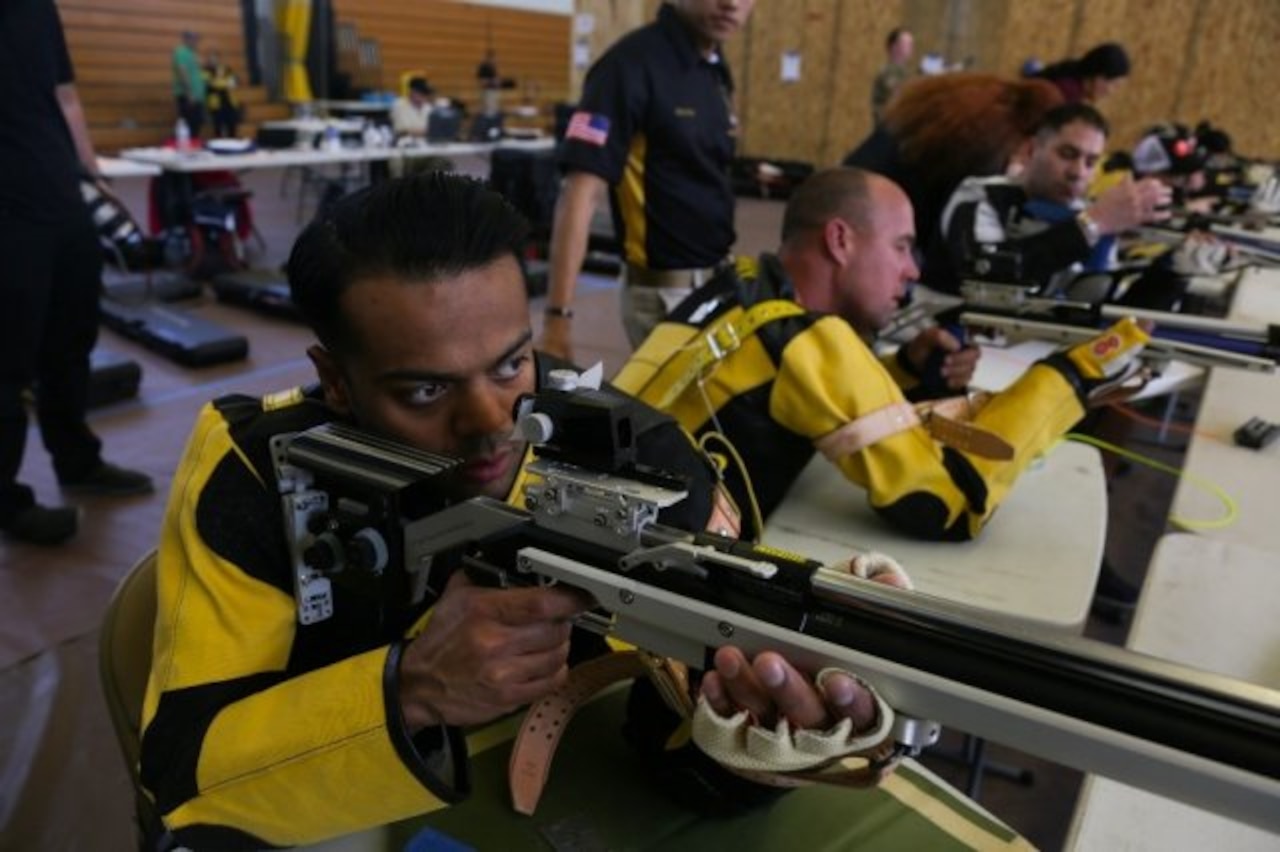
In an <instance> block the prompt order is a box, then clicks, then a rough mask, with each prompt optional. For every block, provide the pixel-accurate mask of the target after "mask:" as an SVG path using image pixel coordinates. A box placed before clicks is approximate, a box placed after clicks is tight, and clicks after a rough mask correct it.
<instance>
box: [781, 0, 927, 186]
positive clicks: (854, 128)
mask: <svg viewBox="0 0 1280 852" xmlns="http://www.w3.org/2000/svg"><path fill="white" fill-rule="evenodd" d="M837 3H838V5H839V7H840V8H839V15H838V18H837V21H836V24H837V25H836V26H835V27H834V28H833V31H832V37H833V39H834V49H833V51H832V58H831V76H832V83H833V84H832V87H831V101H830V104H829V113H828V119H827V122H828V129H827V133H826V140H825V141H824V142H821V143H820V144H818V145H817V146H816V147H815V148H814V149H813V150H812V153H810V154H808V155H807V156H805V157H804V158H803V159H807V160H811V161H812V162H814V163H815V164H817V165H819V166H829V165H835V164H836V163H839V162H840V160H842V159H843V158H844V155H845V154H847V153H849V152H850V151H852V150H853V149H854V148H855V147H857V145H858V143H860V142H861V141H862V140H863V139H864V138H866V136H867V134H868V133H870V132H871V81H872V80H874V79H875V76H876V74H877V73H878V72H879V71H880V68H881V67H882V66H883V65H884V60H885V54H884V39H885V36H886V35H888V34H889V31H890V30H892V29H893V28H894V27H896V26H899V25H900V24H901V22H902V21H903V20H904V19H905V18H904V15H905V8H904V7H905V6H906V4H905V3H903V2H877V0H837Z"/></svg>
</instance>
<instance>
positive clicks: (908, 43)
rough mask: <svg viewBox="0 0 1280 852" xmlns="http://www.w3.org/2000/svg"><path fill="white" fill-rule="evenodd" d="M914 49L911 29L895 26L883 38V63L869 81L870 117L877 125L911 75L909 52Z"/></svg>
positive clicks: (882, 119)
mask: <svg viewBox="0 0 1280 852" xmlns="http://www.w3.org/2000/svg"><path fill="white" fill-rule="evenodd" d="M914 50H915V37H914V36H912V35H911V31H910V30H907V29H904V28H902V27H895V28H894V29H893V30H892V31H890V33H889V35H888V36H887V37H886V38H885V40H884V52H885V64H884V67H883V68H881V69H880V73H879V74H876V79H875V80H874V81H873V82H872V83H871V118H872V121H874V122H875V124H877V125H879V124H880V123H882V122H883V121H884V110H885V107H887V106H888V105H889V101H890V100H891V99H892V98H893V96H894V95H895V94H896V93H897V91H898V89H899V88H900V87H901V86H902V84H903V83H905V82H906V81H907V78H908V77H909V76H911V68H910V67H909V66H908V63H909V62H910V61H911V53H912V51H914Z"/></svg>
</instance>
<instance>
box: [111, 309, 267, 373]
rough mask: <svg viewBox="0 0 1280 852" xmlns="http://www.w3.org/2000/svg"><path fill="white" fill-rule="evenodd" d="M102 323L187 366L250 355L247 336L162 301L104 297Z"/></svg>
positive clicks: (236, 359) (199, 365) (206, 364)
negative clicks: (134, 300) (123, 299)
mask: <svg viewBox="0 0 1280 852" xmlns="http://www.w3.org/2000/svg"><path fill="white" fill-rule="evenodd" d="M102 323H103V325H105V326H106V327H107V328H109V329H111V330H112V331H115V332H118V333H120V334H122V335H124V336H125V337H127V338H129V339H130V340H136V341H138V342H139V343H141V344H142V345H143V346H145V347H147V348H148V349H151V350H154V351H155V352H158V353H160V354H161V355H163V356H165V357H166V358H169V359H170V360H172V361H176V362H178V363H179V364H182V365H184V366H187V367H205V366H208V365H211V364H221V363H224V362H226V361H238V360H240V359H241V358H244V357H245V356H246V355H248V354H249V341H248V339H247V338H246V337H244V335H241V334H236V333H234V332H231V331H228V330H227V329H225V328H223V327H222V326H220V325H218V324H217V323H214V322H210V321H209V320H206V319H202V318H200V317H198V316H196V315H194V314H192V313H191V312H190V311H186V310H183V309H182V308H176V307H174V306H172V305H165V304H161V303H159V302H152V301H141V302H117V301H116V300H114V299H103V300H102Z"/></svg>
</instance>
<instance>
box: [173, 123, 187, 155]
mask: <svg viewBox="0 0 1280 852" xmlns="http://www.w3.org/2000/svg"><path fill="white" fill-rule="evenodd" d="M173 141H174V145H175V146H176V147H177V149H178V150H179V151H188V150H190V149H191V128H190V127H188V126H187V120H186V119H185V118H180V119H178V123H177V124H175V125H174V126H173Z"/></svg>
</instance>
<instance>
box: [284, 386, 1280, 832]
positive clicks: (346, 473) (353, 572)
mask: <svg viewBox="0 0 1280 852" xmlns="http://www.w3.org/2000/svg"><path fill="white" fill-rule="evenodd" d="M597 394H598V392H597ZM632 404H634V403H631V402H630V401H623V400H620V399H618V398H616V397H615V398H613V401H612V402H609V403H602V401H601V399H600V398H599V396H598V395H597V396H591V394H583V393H582V392H560V391H555V392H544V393H541V394H539V395H538V396H536V397H531V398H528V399H527V400H526V402H525V403H524V411H523V414H524V416H525V417H526V422H533V426H534V427H535V428H533V429H532V430H531V432H536V433H538V437H539V438H541V439H542V440H545V441H546V442H547V443H546V444H545V445H544V449H545V453H544V455H543V458H541V459H540V460H539V461H538V462H537V463H536V466H535V468H534V473H535V477H534V482H533V484H532V485H531V486H530V487H529V489H528V491H527V492H526V495H525V503H526V507H525V508H523V509H519V508H515V507H512V506H510V505H507V504H505V503H502V502H499V501H496V500H492V499H487V498H473V499H470V500H465V501H463V502H459V503H454V504H452V505H446V503H447V501H446V500H444V499H438V500H437V501H436V504H435V506H432V505H429V504H430V503H431V501H430V500H424V495H426V494H427V493H429V492H430V491H432V490H433V489H434V490H435V491H437V494H439V492H441V491H443V490H444V489H442V488H441V486H440V481H441V479H442V478H447V477H448V472H449V470H450V469H451V467H452V463H451V462H450V460H448V459H444V458H442V457H439V456H432V455H430V454H423V453H420V452H418V451H415V450H410V449H407V448H400V447H398V446H397V445H395V444H393V443H391V442H387V441H382V440H377V439H367V438H366V437H365V436H363V435H361V433H359V432H356V431H355V430H351V429H347V428H343V427H336V426H326V427H319V428H317V429H312V430H310V431H307V432H303V433H300V434H298V435H296V436H288V437H284V438H281V439H279V440H278V441H277V442H276V445H275V453H276V461H277V468H278V470H279V471H280V474H281V476H280V481H281V483H282V492H283V497H284V500H285V505H286V515H287V516H288V518H287V526H288V532H289V535H290V546H291V551H292V554H293V558H294V569H295V576H296V590H297V597H298V611H299V618H300V620H302V621H304V622H306V621H307V620H308V619H311V620H318V619H323V618H325V617H327V616H326V614H325V613H326V607H327V611H328V612H329V613H332V607H333V606H334V605H335V598H334V596H333V595H332V593H331V589H329V587H328V586H327V584H328V583H330V582H332V583H333V584H335V585H337V584H350V585H351V587H352V588H355V589H357V590H359V591H363V592H366V593H370V594H377V595H381V596H382V600H383V601H384V604H385V606H387V607H407V606H410V605H413V604H414V603H421V602H422V601H424V600H429V599H428V598H425V596H426V595H427V594H429V593H431V592H433V591H438V590H439V589H441V588H443V583H444V581H445V579H446V578H447V577H448V575H449V574H450V573H451V572H452V571H454V570H457V569H458V568H460V567H461V568H463V569H464V570H467V571H468V572H469V573H471V574H473V575H475V576H482V577H485V578H487V579H488V581H490V582H494V583H499V584H534V583H537V584H544V585H546V584H554V583H565V584H568V585H570V586H573V587H576V588H580V589H584V590H586V591H587V592H589V593H590V594H591V595H592V596H593V597H594V599H595V601H596V602H597V604H598V607H597V608H596V609H595V610H593V611H592V612H591V613H589V615H588V617H587V618H585V619H584V620H583V622H582V624H583V626H584V627H587V628H588V629H592V630H595V631H598V632H601V633H606V634H610V635H614V636H617V637H618V638H621V639H623V640H625V641H628V642H631V643H633V644H635V645H638V646H640V647H643V648H646V649H648V650H650V651H653V652H655V653H659V654H665V655H669V656H673V657H676V658H678V659H681V660H683V661H684V662H686V663H689V664H690V665H693V666H696V667H705V666H706V665H707V662H708V659H709V655H710V654H711V653H712V652H713V651H714V649H715V648H717V647H719V646H720V645H723V644H734V645H737V646H739V647H741V648H742V649H743V650H744V651H745V652H747V653H749V654H751V653H757V652H759V651H763V650H774V651H778V652H780V653H782V654H783V655H785V656H786V657H787V658H789V659H790V660H792V661H793V662H794V663H796V664H797V665H799V666H801V667H803V668H806V669H809V670H816V669H818V668H820V667H824V666H829V665H833V666H838V667H841V668H845V669H848V670H851V671H854V672H857V673H858V674H859V675H860V676H862V677H865V678H866V679H867V680H869V681H870V682H872V683H874V684H875V685H876V687H877V689H878V690H879V691H880V692H881V694H882V695H883V696H884V697H885V698H886V700H888V701H889V702H890V704H892V705H893V706H894V707H895V708H896V709H897V710H898V711H899V712H900V713H901V714H902V715H903V716H904V718H906V719H907V720H909V723H908V724H905V725H903V726H900V727H899V729H897V730H896V731H895V735H896V736H898V737H899V740H900V742H901V743H902V744H903V747H904V748H905V749H912V748H917V747H919V746H920V745H923V744H926V743H928V742H930V741H931V740H932V739H934V738H936V734H937V726H936V725H935V724H930V723H921V722H916V721H914V720H937V722H939V723H942V724H945V725H952V726H955V727H957V728H959V729H961V730H964V731H967V732H970V733H973V734H976V735H979V736H983V737H986V738H989V739H991V740H993V741H996V742H1000V743H1005V744H1007V745H1010V746H1013V747H1016V748H1019V749H1022V750H1024V751H1027V752H1029V753H1032V754H1037V755H1040V756H1042V757H1045V758H1047V759H1050V760H1054V761H1057V762H1060V763H1063V764H1065V765H1068V766H1072V767H1075V768H1077V769H1080V770H1082V771H1087V772H1095V773H1099V774H1102V775H1106V776H1109V777H1112V778H1115V779H1117V780H1119V781H1121V782H1124V783H1128V784H1132V785H1135V786H1139V787H1143V788H1146V789H1149V790H1152V791H1154V792H1156V793H1159V794H1161V795H1166V796H1170V797H1173V798H1176V799H1180V800H1182V801H1184V802H1188V803H1190V804H1193V805H1198V806H1200V807H1204V808H1207V809H1209V810H1212V811H1216V812H1219V813H1222V814H1224V815H1227V816H1229V817H1232V818H1236V819H1240V820H1243V821H1246V822H1249V823H1252V824H1254V825H1257V826H1260V827H1262V828H1264V829H1268V830H1271V831H1280V692H1277V691H1275V690H1271V689H1267V688H1264V687H1262V686H1258V685H1253V684H1248V683H1244V682H1241V681H1238V680H1233V679H1231V678H1227V677H1222V676H1219V675H1214V674H1210V673H1206V672H1201V671H1196V670H1193V669H1190V668H1187V667H1184V666H1180V665H1175V664H1173V663H1169V662H1166V661H1162V660H1159V659H1155V658H1152V657H1147V656H1144V655H1140V654H1136V653H1133V652H1129V651H1126V650H1123V649H1119V648H1115V647H1112V646H1107V645H1103V644H1101V643H1098V642H1093V641H1089V640H1085V639H1077V638H1050V637H1048V636H1045V635H1040V634H1032V633H1031V632H1030V631H1029V630H1028V629H1027V627H1026V626H1025V625H1020V624H1017V623H1013V622H1010V621H1008V620H1004V619H1001V618H999V617H998V616H996V615H993V614H992V613H990V612H988V611H985V610H980V609H977V608H972V607H967V606H962V605H959V604H955V603H950V602H947V601H943V600H940V599H937V598H933V597H930V596H928V595H925V594H921V593H918V592H903V591H900V590H896V589H891V588H886V587H883V586H880V585H878V584H875V583H870V582H866V581H862V580H858V579H856V578H852V577H850V576H849V575H848V574H846V573H844V572H843V571H841V570H836V569H833V568H827V567H823V566H821V565H819V564H817V563H815V562H813V561H811V560H807V559H805V558H803V557H801V556H797V555H793V554H789V553H784V552H780V551H776V550H773V549H769V548H762V547H755V546H753V545H750V544H746V543H742V542H737V541H732V540H730V539H726V538H722V537H720V536H715V535H710V534H705V533H690V532H686V531H682V530H678V529H672V528H670V527H665V526H663V525H661V524H659V523H658V522H657V515H658V512H659V511H660V510H661V509H662V507H664V506H668V505H673V504H674V503H676V502H678V501H680V500H682V499H683V498H684V493H683V491H682V490H681V488H680V486H679V483H678V482H675V481H673V480H671V479H669V478H666V479H664V478H663V477H661V476H659V475H656V474H655V473H654V472H652V471H638V472H637V469H636V466H635V464H634V463H633V461H623V462H621V463H618V459H620V458H623V459H625V458H627V453H626V452H625V450H627V447H626V446H622V445H624V444H627V442H628V441H629V439H630V437H631V436H632V434H633V430H632V429H631V428H630V426H629V424H628V423H627V421H626V412H625V406H627V405H632ZM619 406H620V407H621V408H620V407H619ZM585 409H590V411H589V416H581V415H582V412H583V410H585ZM602 411H603V412H604V413H602ZM584 424H585V425H584ZM597 427H598V428H599V429H602V430H604V432H605V436H606V439H605V440H604V441H603V442H597V441H593V440H590V439H589V438H587V437H586V436H588V435H589V434H590V433H591V430H592V429H594V428H597ZM566 436H571V437H569V438H567V439H566ZM610 441H614V442H615V445H618V446H619V448H620V449H621V450H622V451H623V452H620V453H614V454H612V455H610V454H608V453H604V454H602V453H600V452H599V448H600V447H601V446H607V445H608V443H609V442H610ZM576 446H584V447H590V448H591V449H590V453H589V455H588V458H589V460H590V464H588V465H583V464H578V463H575V461H576V460H575V452H574V448H575V447H576ZM321 590H324V591H323V592H321ZM326 598H327V603H325V602H324V599H326ZM318 600H319V601H320V603H318Z"/></svg>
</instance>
